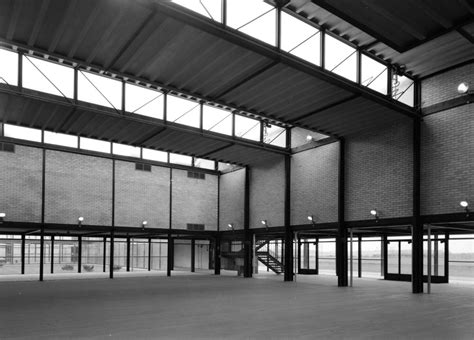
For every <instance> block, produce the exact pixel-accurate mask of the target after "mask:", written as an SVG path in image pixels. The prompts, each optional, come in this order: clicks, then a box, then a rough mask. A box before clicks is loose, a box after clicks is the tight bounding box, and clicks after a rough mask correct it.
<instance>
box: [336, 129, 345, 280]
mask: <svg viewBox="0 0 474 340" xmlns="http://www.w3.org/2000/svg"><path fill="white" fill-rule="evenodd" d="M345 154H346V152H345V140H344V139H343V138H341V139H340V140H339V166H338V167H339V169H338V199H337V220H338V228H337V237H336V274H337V285H338V286H339V287H346V286H347V285H348V277H347V228H346V227H345V157H346V156H345Z"/></svg>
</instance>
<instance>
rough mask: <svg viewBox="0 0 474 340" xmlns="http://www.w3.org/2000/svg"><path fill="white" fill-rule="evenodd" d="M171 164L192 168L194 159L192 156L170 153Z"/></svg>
mask: <svg viewBox="0 0 474 340" xmlns="http://www.w3.org/2000/svg"><path fill="white" fill-rule="evenodd" d="M170 163H174V164H181V165H188V166H191V165H192V164H193V158H192V157H191V156H185V155H180V154H177V153H172V152H170Z"/></svg>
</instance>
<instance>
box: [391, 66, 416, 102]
mask: <svg viewBox="0 0 474 340" xmlns="http://www.w3.org/2000/svg"><path fill="white" fill-rule="evenodd" d="M392 98H393V99H395V100H398V101H399V102H402V103H404V104H406V105H409V106H411V107H413V105H414V100H415V84H414V81H413V80H412V79H410V78H408V77H405V76H399V75H396V74H394V75H393V78H392Z"/></svg>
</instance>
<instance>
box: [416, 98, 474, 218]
mask: <svg viewBox="0 0 474 340" xmlns="http://www.w3.org/2000/svg"><path fill="white" fill-rule="evenodd" d="M473 113H474V104H469V105H464V106H461V107H457V108H454V109H451V110H447V111H443V112H438V113H436V114H432V115H429V116H427V117H425V118H424V123H423V127H422V158H421V176H422V177H421V200H422V201H421V202H422V210H421V213H422V214H443V213H454V212H462V211H463V210H462V208H461V207H460V205H459V202H460V201H462V200H467V201H468V202H470V203H471V204H472V203H474V178H473V177H474V172H473V169H474V161H473V155H474V115H473Z"/></svg>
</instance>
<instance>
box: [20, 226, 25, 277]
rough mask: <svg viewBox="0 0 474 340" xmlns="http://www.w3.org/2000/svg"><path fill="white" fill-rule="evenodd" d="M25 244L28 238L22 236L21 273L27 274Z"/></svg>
mask: <svg viewBox="0 0 474 340" xmlns="http://www.w3.org/2000/svg"><path fill="white" fill-rule="evenodd" d="M25 244H26V236H25V234H23V235H21V273H22V274H25Z"/></svg>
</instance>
